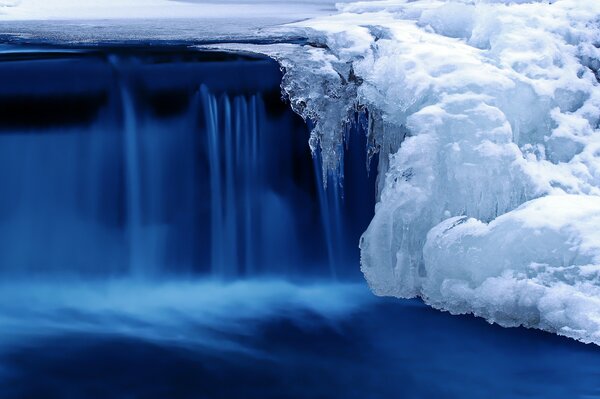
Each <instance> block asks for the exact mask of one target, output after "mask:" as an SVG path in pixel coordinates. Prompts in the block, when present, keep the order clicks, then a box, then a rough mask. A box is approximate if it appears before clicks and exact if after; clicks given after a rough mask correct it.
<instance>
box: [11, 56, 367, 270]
mask: <svg viewBox="0 0 600 399" xmlns="http://www.w3.org/2000/svg"><path fill="white" fill-rule="evenodd" d="M5 58H9V57H8V56H5ZM42 73H43V74H44V75H43V76H44V77H43V78H42ZM0 76H5V77H10V81H8V80H7V81H6V84H5V85H3V87H2V96H1V97H2V98H1V99H0V101H1V102H2V104H3V105H6V108H4V111H3V112H2V111H0V112H2V113H3V115H2V116H3V118H1V119H0V120H1V122H0V131H1V133H0V162H1V163H2V170H1V171H0V190H2V196H1V197H2V199H1V200H0V215H1V219H0V237H1V240H0V264H1V265H2V266H1V271H2V272H11V273H15V274H20V273H21V274H23V273H32V272H35V273H40V274H56V273H67V274H75V275H97V276H106V275H120V276H132V277H141V278H157V277H159V276H161V275H190V274H199V273H200V274H206V273H209V274H210V275H212V276H214V277H218V278H226V279H232V278H239V277H253V276H254V277H255V276H260V275H280V276H288V277H294V276H296V277H306V276H319V275H320V276H323V277H324V276H330V277H334V278H335V277H337V276H338V275H340V276H342V277H343V276H346V277H347V276H349V275H358V272H357V271H358V263H357V259H358V256H357V250H356V246H357V241H358V236H359V234H360V233H361V232H362V230H363V229H364V227H365V226H366V224H367V223H368V220H369V217H370V214H371V212H372V208H373V193H368V194H366V195H362V196H361V195H356V196H354V197H353V198H358V199H359V200H360V201H363V203H362V204H360V206H359V207H357V208H355V209H349V208H346V207H345V201H346V199H345V198H343V195H342V190H344V189H347V188H350V189H352V184H353V181H352V179H354V180H357V183H356V186H360V185H361V183H359V182H358V181H359V180H361V179H363V180H364V179H368V177H367V175H366V172H365V171H364V167H363V169H361V170H359V171H358V172H357V173H354V172H353V173H351V174H350V177H351V178H348V177H346V179H345V181H344V187H342V184H341V183H342V182H341V181H340V182H338V181H337V180H336V182H335V183H334V184H331V183H330V184H329V187H328V189H327V190H325V189H324V188H323V181H322V178H321V174H320V172H318V171H319V170H320V165H319V162H320V160H319V158H318V154H317V155H316V156H315V157H312V159H311V154H310V151H309V149H308V146H307V143H306V140H307V137H308V131H307V128H306V126H305V125H304V124H303V123H302V121H301V120H300V119H299V117H297V116H296V115H294V114H293V113H292V112H291V111H290V110H289V109H288V107H287V106H286V105H285V104H284V103H282V102H281V100H280V94H279V82H280V79H281V72H280V71H279V70H278V67H277V65H276V64H275V63H274V62H272V61H271V60H268V59H265V58H251V57H241V56H237V55H232V54H221V53H199V52H193V51H185V50H181V51H179V52H175V51H154V52H149V51H147V50H146V51H144V52H136V51H135V50H132V49H129V50H118V49H115V50H107V51H104V52H91V51H83V52H74V53H69V54H60V53H59V54H54V53H43V52H42V53H37V54H34V55H33V56H31V57H30V58H28V59H27V60H22V59H20V58H17V59H15V58H14V57H13V58H10V59H5V60H4V62H2V63H0ZM32 76H33V77H34V78H33V80H32ZM15 99H17V100H16V101H15ZM31 104H37V105H36V107H35V108H31ZM359 147H360V145H359ZM363 153H364V151H363V148H356V149H355V150H354V151H351V154H350V155H351V156H355V157H356V156H358V157H362V159H363V160H351V161H352V162H350V163H355V162H356V163H358V164H360V165H361V166H363V165H364V155H362V154H363ZM352 154H357V155H352ZM362 176H364V177H362ZM365 187H373V184H372V183H367V184H364V185H363V186H362V188H360V190H363V191H367V190H370V189H369V188H365ZM353 200H355V199H353ZM353 206H355V205H353ZM357 209H360V211H357ZM353 223H354V224H355V225H354V226H353ZM345 265H347V266H345Z"/></svg>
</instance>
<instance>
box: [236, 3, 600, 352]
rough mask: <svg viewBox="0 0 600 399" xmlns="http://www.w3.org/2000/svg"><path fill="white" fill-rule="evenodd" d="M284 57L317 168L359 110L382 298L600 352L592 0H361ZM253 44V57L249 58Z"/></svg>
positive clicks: (368, 235) (597, 6) (366, 240)
mask: <svg viewBox="0 0 600 399" xmlns="http://www.w3.org/2000/svg"><path fill="white" fill-rule="evenodd" d="M339 9H340V13H339V14H337V15H334V16H328V17H321V18H316V19H312V20H309V21H305V22H300V23H296V24H293V25H291V26H289V29H290V30H292V31H293V30H296V32H302V33H303V34H304V35H306V36H307V37H308V38H309V43H308V44H306V45H304V46H298V45H296V46H292V45H270V46H253V47H252V48H251V49H252V50H254V51H262V52H264V53H267V54H270V55H271V56H273V57H275V58H277V59H279V60H280V63H281V64H282V66H283V67H284V68H285V70H286V72H287V73H286V75H285V77H284V82H283V89H284V92H285V93H286V94H287V96H289V97H290V100H291V104H292V107H293V108H294V110H296V111H297V112H298V113H300V114H301V115H303V116H304V117H305V118H306V119H309V120H311V121H312V123H313V124H314V129H313V135H312V140H311V146H312V148H313V150H318V151H321V153H322V156H323V160H324V162H323V167H324V169H325V170H324V173H330V172H327V170H329V171H330V170H336V169H337V168H339V165H340V164H341V163H342V161H343V151H342V150H341V149H342V148H343V143H344V140H345V134H346V132H347V126H348V124H349V123H351V122H350V121H351V120H352V115H354V114H355V113H360V114H366V115H368V125H369V129H368V134H369V148H368V149H367V150H368V151H369V153H371V154H372V153H376V152H379V153H380V165H379V174H380V175H379V185H378V187H379V190H380V193H379V194H380V199H379V203H378V204H377V206H376V215H375V217H374V219H373V221H372V223H371V225H370V226H369V228H368V230H367V231H366V232H365V234H364V235H363V237H362V239H361V243H360V247H361V251H362V252H361V258H362V270H363V272H364V274H365V276H366V278H367V280H368V282H369V284H370V286H371V288H372V289H373V291H374V292H375V293H376V294H378V295H391V296H398V297H404V298H409V297H415V296H419V297H422V298H423V299H424V300H425V301H426V302H428V303H430V304H432V305H433V306H435V307H437V308H440V309H445V310H449V311H451V312H453V313H475V314H477V315H480V316H483V317H486V318H487V319H488V320H489V321H490V322H497V323H499V324H502V325H505V326H515V325H525V326H528V327H537V328H542V329H545V330H548V331H552V332H555V333H558V334H562V335H567V336H570V337H573V338H576V339H579V340H582V341H585V342H595V343H600V324H599V322H598V320H600V314H599V313H598V309H599V306H598V305H599V304H600V302H599V301H600V281H599V279H598V269H599V268H600V257H598V254H599V253H600V252H599V251H600V236H598V233H597V232H596V229H595V226H598V225H599V224H598V223H599V222H600V220H599V219H598V209H599V208H598V206H599V204H600V131H599V121H600V87H599V84H598V66H599V62H600V61H599V60H600V51H599V47H600V28H599V21H600V3H598V2H596V1H573V0H559V1H553V2H548V1H543V2H542V1H538V2H536V1H519V2H509V1H468V0H465V1H433V0H432V1H428V0H423V1H416V2H411V1H401V0H396V1H394V0H387V1H377V2H371V3H365V2H358V3H350V4H346V5H340V6H339ZM246 48H248V47H246Z"/></svg>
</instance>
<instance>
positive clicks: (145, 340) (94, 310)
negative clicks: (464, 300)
mask: <svg viewBox="0 0 600 399" xmlns="http://www.w3.org/2000/svg"><path fill="white" fill-rule="evenodd" d="M20 50H21V51H18V52H15V51H11V52H6V53H3V54H0V398H2V399H4V398H10V399H17V398H19V399H21V398H34V399H37V398H86V399H87V398H482V397H493V398H594V397H600V349H599V348H598V347H596V346H591V345H583V344H580V343H577V342H574V341H571V340H567V339H563V338H560V337H556V336H553V335H550V334H546V333H542V332H537V331H533V330H525V329H503V328H500V327H497V326H490V325H488V324H487V323H485V322H484V321H482V320H479V319H474V318H472V317H454V316H450V315H448V314H446V313H441V312H438V311H435V310H432V309H429V308H427V307H426V306H424V305H423V304H421V303H420V302H418V301H400V300H391V299H381V298H375V297H374V296H372V295H371V294H370V292H369V291H368V289H367V288H366V286H365V284H364V282H363V280H362V279H361V277H360V273H359V264H358V256H359V253H358V248H357V244H358V238H359V236H360V234H361V232H362V231H363V230H364V229H365V228H366V226H367V224H368V223H369V220H370V218H371V216H372V213H373V207H374V196H375V192H374V187H375V181H374V179H375V176H373V175H371V176H369V175H368V174H367V172H366V168H365V151H364V149H365V141H364V132H363V131H361V129H360V126H359V124H358V125H357V126H356V127H355V128H354V129H353V131H352V132H351V133H350V146H349V148H348V150H347V151H346V154H345V161H344V173H343V175H344V178H343V185H336V184H331V182H330V184H329V185H328V189H327V190H324V188H323V184H322V181H321V180H320V176H321V175H320V169H319V162H318V157H317V158H313V157H312V155H311V153H310V151H309V149H308V145H307V141H308V130H307V127H306V125H305V123H304V122H303V121H302V120H301V119H300V118H299V117H297V116H296V115H294V114H293V113H292V112H291V111H290V110H289V107H288V106H287V105H286V104H285V103H284V102H283V101H282V100H281V98H280V90H279V83H280V79H281V72H280V70H279V67H278V66H277V64H276V63H274V62H273V61H271V60H268V59H265V58H261V57H249V56H241V55H235V54H224V53H201V52H196V51H191V50H188V49H184V48H174V47H171V48H155V47H145V48H133V47H129V48H102V49H93V50H90V49H84V50H81V49H68V50H56V49H53V50H52V51H49V49H44V50H43V51H32V50H31V49H28V48H23V49H20ZM375 169H376V168H374V167H372V168H371V170H375Z"/></svg>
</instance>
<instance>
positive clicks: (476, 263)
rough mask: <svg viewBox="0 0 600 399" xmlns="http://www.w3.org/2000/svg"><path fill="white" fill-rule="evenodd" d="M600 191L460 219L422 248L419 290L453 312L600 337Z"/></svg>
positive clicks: (599, 339)
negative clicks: (485, 220) (423, 273)
mask: <svg viewBox="0 0 600 399" xmlns="http://www.w3.org/2000/svg"><path fill="white" fill-rule="evenodd" d="M598 226H600V197H597V196H586V195H552V196H547V197H542V198H538V199H535V200H532V201H529V202H527V203H525V204H524V205H522V206H521V207H519V208H517V209H516V210H514V211H512V212H508V213H506V214H504V215H502V216H499V217H498V218H496V219H495V220H493V221H492V222H491V223H489V224H486V223H482V222H481V221H479V220H476V219H473V218H469V219H468V218H466V217H455V218H450V219H447V220H445V221H444V222H442V223H440V224H439V225H437V226H435V227H434V228H433V229H431V231H430V232H429V234H428V238H427V242H426V244H425V247H424V250H423V253H424V258H425V269H426V270H427V276H426V278H424V279H423V286H422V288H421V295H422V296H423V297H424V298H425V299H426V300H427V302H429V303H430V304H432V305H433V306H435V307H440V308H443V309H447V310H449V311H450V312H452V313H470V312H472V313H474V314H476V315H479V316H483V317H485V318H487V319H488V320H490V321H493V322H497V323H499V324H501V325H505V326H515V325H524V326H527V327H539V328H542V329H544V330H547V331H551V332H555V333H558V334H561V335H566V336H568V337H572V338H576V339H579V340H581V341H584V342H596V343H598V342H600V229H598Z"/></svg>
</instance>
